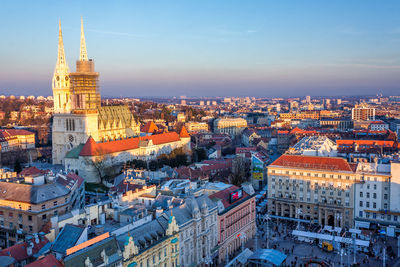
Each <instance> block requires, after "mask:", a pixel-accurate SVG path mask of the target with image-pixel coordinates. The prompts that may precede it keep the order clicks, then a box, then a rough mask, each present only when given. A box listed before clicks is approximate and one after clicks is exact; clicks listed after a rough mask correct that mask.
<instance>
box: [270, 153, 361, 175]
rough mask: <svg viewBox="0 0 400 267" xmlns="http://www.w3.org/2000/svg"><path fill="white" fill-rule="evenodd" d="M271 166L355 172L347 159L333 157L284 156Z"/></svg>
mask: <svg viewBox="0 0 400 267" xmlns="http://www.w3.org/2000/svg"><path fill="white" fill-rule="evenodd" d="M269 166H271V167H272V166H278V167H291V168H301V169H314V170H332V171H348V172H353V169H352V168H351V167H350V165H349V163H348V162H347V161H346V160H345V159H343V158H333V157H314V156H303V155H282V156H280V157H279V158H278V159H277V160H275V161H274V162H272V163H271V165H269Z"/></svg>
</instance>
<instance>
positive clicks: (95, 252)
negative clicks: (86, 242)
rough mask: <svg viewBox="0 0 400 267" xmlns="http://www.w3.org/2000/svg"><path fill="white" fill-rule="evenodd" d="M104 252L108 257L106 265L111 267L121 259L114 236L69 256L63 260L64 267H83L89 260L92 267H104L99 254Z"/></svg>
mask: <svg viewBox="0 0 400 267" xmlns="http://www.w3.org/2000/svg"><path fill="white" fill-rule="evenodd" d="M103 250H104V251H105V253H106V255H107V256H108V265H107V266H113V265H114V264H115V263H117V262H119V261H120V260H121V259H122V254H121V253H120V248H119V246H118V243H117V240H116V239H115V236H111V237H109V238H106V239H104V240H101V241H99V242H96V243H94V244H92V245H90V246H88V247H85V248H83V249H81V250H79V251H77V252H75V253H73V254H71V255H68V256H67V257H65V258H64V266H66V267H70V266H71V267H75V266H85V260H86V259H87V258H89V259H90V262H91V263H92V264H93V266H100V265H102V266H104V265H105V262H104V260H103V258H102V257H101V252H102V251H103Z"/></svg>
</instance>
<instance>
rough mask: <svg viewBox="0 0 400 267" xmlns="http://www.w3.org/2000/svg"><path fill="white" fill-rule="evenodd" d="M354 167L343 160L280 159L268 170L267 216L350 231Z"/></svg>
mask: <svg viewBox="0 0 400 267" xmlns="http://www.w3.org/2000/svg"><path fill="white" fill-rule="evenodd" d="M356 167H357V165H356V164H352V163H348V162H347V161H346V160H345V159H343V158H334V157H314V156H300V155H282V156H281V157H279V158H278V159H277V160H276V161H274V162H273V163H272V164H271V165H269V166H268V208H269V214H271V215H274V216H281V217H288V218H299V219H303V220H306V221H309V222H311V223H318V224H322V225H331V226H335V227H336V226H337V227H345V226H346V227H352V226H353V218H354V216H353V210H354V204H353V203H354V192H355V184H356V183H359V182H360V181H359V179H358V178H357V177H358V176H357V174H356Z"/></svg>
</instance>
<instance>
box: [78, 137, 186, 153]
mask: <svg viewBox="0 0 400 267" xmlns="http://www.w3.org/2000/svg"><path fill="white" fill-rule="evenodd" d="M148 140H151V141H152V142H153V144H154V145H160V144H166V143H171V142H177V141H180V138H179V135H178V134H177V133H176V132H168V133H162V134H155V135H151V136H144V137H135V138H128V139H121V140H114V141H108V142H104V143H96V142H95V141H94V139H93V138H92V137H89V139H88V140H87V141H86V144H85V145H84V146H83V148H82V150H81V152H80V153H79V156H99V155H104V154H108V153H114V152H120V151H125V150H130V149H136V148H139V141H148Z"/></svg>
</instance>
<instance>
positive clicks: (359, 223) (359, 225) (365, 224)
mask: <svg viewBox="0 0 400 267" xmlns="http://www.w3.org/2000/svg"><path fill="white" fill-rule="evenodd" d="M369 225H370V223H369V222H363V221H356V228H366V229H369Z"/></svg>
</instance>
